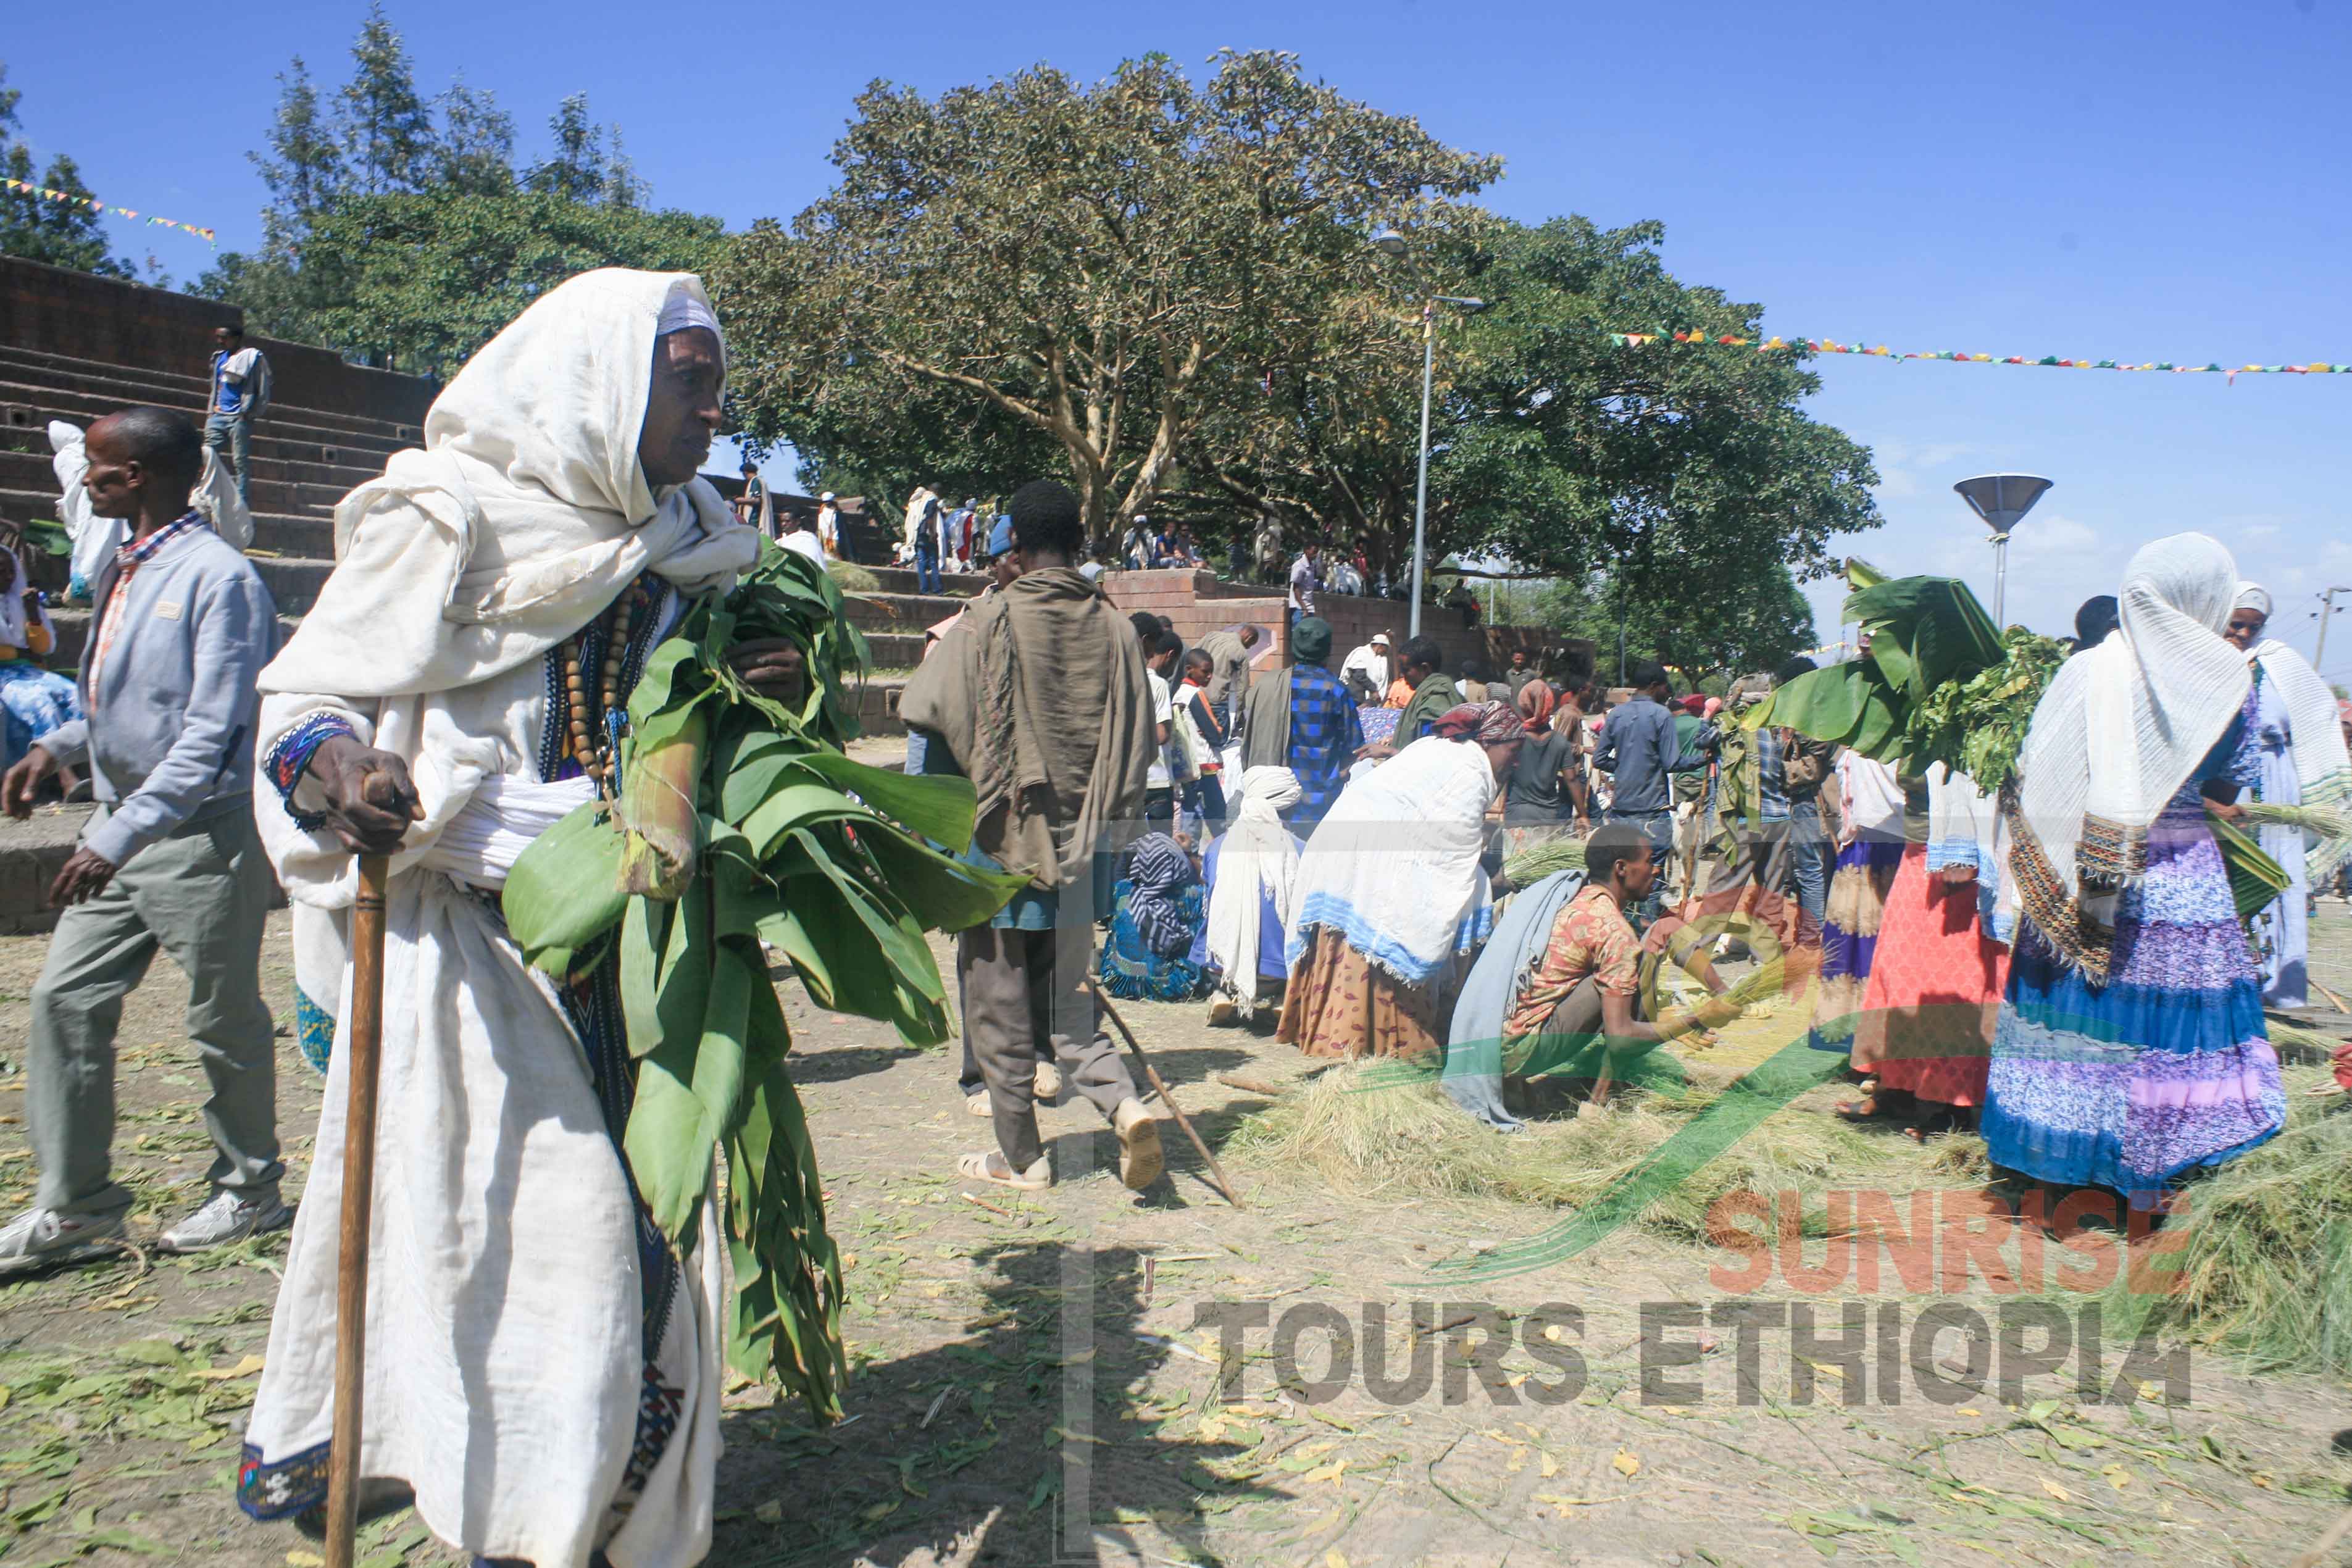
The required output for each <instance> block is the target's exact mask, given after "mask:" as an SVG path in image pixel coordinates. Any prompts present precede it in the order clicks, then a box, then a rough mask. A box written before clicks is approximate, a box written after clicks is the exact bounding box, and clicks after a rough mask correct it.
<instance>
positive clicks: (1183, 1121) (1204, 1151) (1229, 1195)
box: [1085, 974, 1246, 1208]
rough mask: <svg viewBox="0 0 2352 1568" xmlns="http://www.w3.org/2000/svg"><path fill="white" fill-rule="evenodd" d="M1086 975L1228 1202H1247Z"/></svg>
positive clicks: (1129, 1031) (1237, 1205)
mask: <svg viewBox="0 0 2352 1568" xmlns="http://www.w3.org/2000/svg"><path fill="white" fill-rule="evenodd" d="M1085 979H1086V983H1087V990H1089V991H1091V992H1093V993H1094V994H1095V1000H1096V1001H1097V1002H1099V1003H1101V1004H1102V1010H1103V1013H1104V1014H1105V1016H1108V1018H1109V1019H1110V1021H1111V1022H1112V1023H1113V1024H1116V1025H1118V1032H1119V1037H1121V1038H1122V1039H1124V1040H1126V1041H1127V1048H1128V1049H1129V1050H1130V1051H1133V1052H1134V1053H1135V1065H1136V1066H1138V1067H1139V1068H1142V1069H1143V1076H1144V1078H1145V1079H1147V1080H1148V1081H1149V1082H1150V1085H1151V1088H1152V1092H1154V1093H1156V1094H1157V1095H1159V1096H1160V1100H1162V1101H1164V1102H1165V1103H1166V1105H1167V1107H1168V1109H1169V1110H1170V1111H1171V1113H1172V1114H1173V1115H1174V1116H1175V1118H1176V1125H1177V1126H1179V1127H1181V1128H1182V1129H1183V1130H1184V1136H1185V1137H1187V1138H1190V1139H1191V1140H1192V1147H1193V1148H1195V1149H1198V1150H1199V1151H1200V1152H1201V1158H1202V1159H1203V1160H1206V1161H1207V1162H1208V1163H1209V1173H1210V1174H1212V1175H1213V1176H1215V1177H1216V1178H1217V1190H1218V1191H1219V1192H1220V1193H1223V1194H1224V1199H1225V1202H1227V1203H1229V1204H1231V1205H1234V1207H1235V1208H1242V1207H1245V1206H1246V1205H1244V1204H1243V1202H1242V1200H1241V1194H1238V1193H1236V1192H1234V1184H1233V1183H1232V1182H1230V1181H1228V1180H1226V1179H1225V1168H1224V1167H1223V1165H1220V1164H1218V1163H1217V1157H1216V1156H1215V1155H1214V1154H1212V1153H1210V1152H1209V1146H1208V1145H1207V1144H1206V1143H1203V1142H1201V1135H1200V1134H1199V1133H1198V1132H1195V1131H1192V1121H1191V1120H1190V1119H1189V1118H1187V1117H1186V1116H1185V1114H1184V1108H1183V1107H1182V1106H1181V1105H1179V1104H1177V1103H1176V1097H1175V1096H1174V1095H1172V1094H1171V1093H1169V1092H1168V1086H1167V1085H1166V1084H1164V1083H1162V1082H1160V1074H1159V1073H1158V1072H1157V1071H1156V1070H1154V1069H1153V1068H1152V1066H1151V1058H1149V1057H1147V1056H1145V1055H1144V1054H1143V1043H1142V1042H1141V1041H1140V1040H1138V1039H1137V1038H1136V1037H1135V1031H1134V1030H1133V1029H1130V1028H1129V1027H1128V1026H1127V1020H1126V1019H1124V1018H1122V1017H1120V1016H1118V1008H1116V1007H1114V1006H1112V1005H1110V998H1109V997H1108V996H1106V995H1104V994H1103V988H1102V987H1101V986H1100V985H1098V984H1096V983H1095V977H1094V976H1093V975H1091V974H1089V975H1087V976H1085Z"/></svg>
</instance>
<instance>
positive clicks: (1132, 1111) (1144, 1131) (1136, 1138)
mask: <svg viewBox="0 0 2352 1568" xmlns="http://www.w3.org/2000/svg"><path fill="white" fill-rule="evenodd" d="M1110 1124H1111V1130H1112V1131H1115V1132H1117V1133H1118V1179H1119V1180H1120V1181H1121V1182H1123V1183H1124V1184H1126V1185H1127V1188H1128V1190H1129V1192H1137V1193H1139V1192H1141V1191H1142V1190H1143V1189H1144V1188H1146V1187H1148V1186H1150V1184H1152V1183H1154V1182H1156V1181H1158V1180H1159V1179H1160V1168H1161V1166H1162V1165H1163V1164H1164V1163H1165V1161H1164V1159H1163V1158H1162V1156H1161V1154H1160V1123H1159V1121H1158V1120H1157V1119H1155V1118H1154V1117H1153V1116H1152V1114H1151V1112H1150V1111H1149V1110H1146V1109H1144V1105H1143V1102H1142V1101H1141V1100H1122V1101H1120V1102H1119V1107H1118V1110H1117V1111H1115V1112H1114V1113H1113V1114H1112V1116H1111V1119H1110Z"/></svg>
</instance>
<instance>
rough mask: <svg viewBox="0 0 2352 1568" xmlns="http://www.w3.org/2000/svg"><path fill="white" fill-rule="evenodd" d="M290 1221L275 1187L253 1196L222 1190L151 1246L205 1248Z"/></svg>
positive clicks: (262, 1232) (281, 1226) (177, 1249)
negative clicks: (240, 1195)
mask: <svg viewBox="0 0 2352 1568" xmlns="http://www.w3.org/2000/svg"><path fill="white" fill-rule="evenodd" d="M293 1223H294V1211H293V1210H292V1209H289V1208H288V1207H287V1206H286V1205H284V1204H282V1203H280V1202H278V1194H277V1192H276V1190H275V1189H272V1190H271V1191H269V1192H268V1193H265V1194H262V1195H261V1196H259V1197H253V1198H246V1197H239V1196H238V1195H237V1194H235V1193H232V1192H228V1191H226V1190H223V1191H221V1192H217V1193H215V1194H213V1195H212V1197H211V1199H210V1201H208V1202H207V1203H206V1204H205V1206H204V1207H202V1208H200V1209H198V1210H197V1211H196V1212H195V1213H194V1214H192V1215H189V1216H188V1217H187V1218H185V1219H184V1220H182V1221H181V1222H180V1223H179V1224H177V1225H175V1226H173V1227H172V1228H171V1229H169V1230H167V1231H165V1232H164V1233H163V1235H162V1236H161V1237H157V1238H156V1242H155V1247H156V1250H157V1251H159V1252H207V1251H210V1250H211V1249H212V1248H214V1247H226V1246H227V1245H228V1244H229V1243H230V1242H232V1241H243V1240H244V1239H245V1238H246V1237H248V1236H264V1235H267V1234H268V1233H269V1232H270V1231H273V1230H284V1229H285V1228H286V1227H287V1226H289V1225H292V1224H293Z"/></svg>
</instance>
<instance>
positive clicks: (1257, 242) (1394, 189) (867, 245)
mask: <svg viewBox="0 0 2352 1568" xmlns="http://www.w3.org/2000/svg"><path fill="white" fill-rule="evenodd" d="M834 163H835V166H836V167H837V168H838V169H839V170H840V183H839V184H837V186H836V187H835V189H834V190H833V191H832V192H831V193H830V194H829V195H826V196H825V197H824V198H823V199H822V200H820V201H819V202H817V203H816V204H815V205H813V206H811V207H810V208H809V209H808V210H806V211H805V212H803V213H802V214H801V215H800V216H799V217H798V218H797V219H795V220H794V222H793V226H792V228H791V229H790V230H789V231H787V230H785V229H784V228H782V226H777V225H773V224H769V225H762V226H759V227H757V228H755V229H754V230H753V232H752V233H751V236H749V237H747V238H746V239H745V240H744V241H743V242H742V243H741V244H740V245H739V246H737V247H734V250H733V255H732V258H731V259H730V262H729V263H728V265H726V266H725V267H723V268H721V270H720V273H719V279H718V284H719V291H720V294H721V297H722V299H723V300H724V302H725V305H726V307H727V310H728V316H729V321H730V328H731V330H732V333H733V340H734V344H735V347H736V350H737V353H738V358H739V363H740V369H739V372H738V374H737V377H736V383H735V385H736V395H737V399H738V406H739V409H740V414H741V416H742V417H743V419H744V421H745V422H746V424H747V425H748V426H749V427H750V429H751V432H752V434H754V435H755V436H757V437H762V438H776V437H785V438H790V439H792V440H793V441H794V442H795V443H796V444H801V443H805V444H806V445H807V446H808V447H812V448H814V450H816V451H818V452H821V453H832V454H835V455H837V457H838V459H839V460H841V461H844V462H847V463H850V464H852V465H853V466H856V467H859V468H898V467H903V466H905V463H906V459H907V458H909V457H911V456H914V454H909V453H907V452H906V451H905V450H904V449H903V447H902V446H901V445H900V443H903V441H904V440H905V438H906V437H905V435H904V434H903V432H904V430H905V429H906V423H905V417H906V413H907V410H908V409H909V408H910V407H919V408H921V409H922V410H924V413H923V415H922V416H920V417H919V419H918V420H916V421H915V422H914V423H915V425H916V426H917V427H918V428H941V429H948V430H952V431H955V432H956V433H957V436H958V438H959V439H965V440H972V441H978V442H982V443H984V444H985V445H986V447H988V448H990V449H991V450H992V453H993V454H994V455H996V456H998V457H999V458H1004V459H1013V458H1019V459H1024V460H1025V459H1028V458H1031V456H1032V455H1033V454H1034V452H1035V451H1036V450H1037V449H1038V447H1039V445H1040V442H1039V440H1038V438H1042V440H1043V442H1044V443H1049V444H1050V445H1049V446H1048V447H1047V448H1046V449H1048V450H1054V451H1057V452H1058V456H1059V458H1060V461H1061V464H1062V466H1063V467H1064V469H1065V471H1066V473H1067V475H1068V477H1069V479H1070V480H1071V482H1072V484H1073V485H1074V487H1075V488H1076V489H1077V491H1078V493H1079V495H1080V497H1081V498H1082V500H1083V501H1084V503H1085V506H1086V510H1087V518H1088V521H1090V522H1091V523H1092V524H1093V525H1094V526H1095V527H1096V529H1097V531H1104V530H1107V528H1108V525H1109V524H1110V522H1111V521H1113V520H1114V519H1117V518H1119V517H1123V516H1127V515H1130V514H1132V513H1133V512H1135V511H1136V510H1141V509H1144V508H1146V507H1148V506H1150V505H1151V504H1152V501H1153V499H1154V497H1155V496H1157V495H1158V494H1159V493H1160V491H1161V490H1162V489H1163V487H1165V486H1166V485H1167V483H1168V481H1169V480H1170V479H1171V476H1172V475H1173V474H1174V473H1175V471H1176V469H1177V468H1178V465H1179V464H1180V462H1181V461H1182V460H1183V456H1184V454H1185V453H1186V451H1187V450H1188V449H1190V448H1191V447H1192V446H1193V444H1194V442H1195V439H1196V437H1197V436H1198V435H1199V433H1200V432H1202V430H1203V429H1205V428H1207V427H1208V426H1211V425H1212V424H1213V422H1214V417H1213V416H1214V413H1215V410H1216V409H1217V407H1218V405H1220V403H1221V402H1223V401H1226V400H1230V399H1231V398H1233V397H1234V395H1236V394H1237V392H1239V391H1240V390H1241V389H1244V388H1246V387H1252V386H1256V387H1263V386H1264V385H1265V384H1266V381H1267V378H1268V377H1270V376H1278V375H1280V374H1283V373H1284V371H1285V370H1286V367H1287V366H1289V365H1290V364H1291V363H1293V362H1294V361H1295V360H1296V359H1297V357H1298V356H1299V355H1300V354H1301V353H1304V352H1307V348H1308V346H1309V345H1310V344H1312V345H1313V347H1314V349H1315V351H1316V352H1318V353H1348V352H1350V345H1349V342H1347V341H1346V340H1345V339H1336V340H1335V339H1330V338H1325V337H1322V336H1321V329H1322V328H1323V326H1324V324H1325V323H1326V322H1327V321H1328V317H1329V315H1330V311H1331V302H1332V300H1334V299H1335V298H1336V297H1339V296H1344V295H1349V294H1361V293H1362V292H1364V291H1365V290H1367V289H1370V288H1373V287H1375V286H1376V279H1377V277H1378V273H1377V268H1379V266H1380V260H1379V258H1378V257H1377V256H1376V255H1375V254H1374V253H1373V252H1372V251H1371V250H1370V248H1369V247H1367V246H1366V244H1365V242H1364V237H1365V236H1366V234H1367V233H1369V232H1370V229H1371V228H1373V227H1374V226H1379V225H1381V224H1384V223H1406V222H1409V221H1410V220H1412V218H1413V217H1414V216H1416V215H1417V214H1418V213H1419V212H1420V211H1421V210H1422V209H1423V208H1425V207H1427V206H1430V205H1444V204H1448V203H1453V202H1456V201H1458V200H1460V199H1461V198H1463V197H1465V196H1467V195H1470V194H1472V193H1474V192H1475V191H1476V190H1478V189H1479V188H1480V187H1481V186H1482V185H1484V184H1486V182H1488V181H1490V180H1492V179H1493V178H1494V177H1495V176H1496V174H1499V173H1500V170H1501V164H1500V162H1499V161H1498V160H1496V159H1492V158H1482V157H1476V156H1473V155H1470V154H1467V153H1458V152H1455V151H1454V150H1453V149H1452V148H1449V147H1447V146H1445V145H1444V144H1443V143H1442V142H1438V141H1437V140H1436V139H1435V138H1433V137H1432V136H1430V135H1429V134H1428V133H1427V132H1424V131H1423V129H1422V128H1421V126H1420V125H1419V124H1418V123H1417V122H1416V121H1413V120H1412V119H1410V118H1409V117H1405V116H1401V115H1392V114H1385V113H1382V112H1380V111H1378V110H1373V109H1370V108H1369V107H1367V106H1366V105H1364V104H1361V103H1359V102H1356V101H1354V100H1349V99H1348V98H1346V97H1344V96H1342V95H1341V94H1340V93H1339V92H1338V91H1336V90H1334V89H1331V88H1329V87H1327V86H1325V85H1323V84H1321V83H1319V82H1313V81H1309V80H1308V79H1307V78H1306V77H1305V76H1304V75H1302V74H1301V72H1300V70H1299V68H1298V62H1297V58H1295V57H1293V56H1291V55H1288V54H1283V53H1276V52H1254V53H1246V54H1239V53H1234V52H1231V51H1227V52H1224V53H1223V54H1221V55H1220V56H1219V57H1218V60H1217V65H1216V69H1215V70H1214V72H1213V74H1212V75H1211V76H1210V77H1209V79H1207V80H1206V81H1203V82H1199V83H1195V82H1194V81H1193V80H1192V79H1190V78H1189V77H1188V76H1187V75H1186V74H1185V73H1184V72H1183V71H1182V70H1181V69H1180V68H1177V67H1176V66H1175V65H1174V64H1173V63H1172V62H1171V61H1170V60H1168V59H1167V58H1164V57H1157V56H1155V57H1149V58H1144V59H1140V60H1135V61H1130V62H1129V63H1127V64H1126V65H1123V66H1122V67H1120V68H1119V69H1118V71H1117V72H1116V73H1114V74H1113V75H1112V76H1111V77H1110V78H1109V79H1108V80H1105V81H1101V82H1097V83H1095V84H1092V85H1088V84H1086V83H1082V82H1079V81H1076V80H1074V79H1071V78H1069V77H1067V76H1066V75H1064V74H1063V73H1061V72H1059V71H1057V70H1055V69H1052V68H1049V67H1045V66H1039V67H1035V68H1031V69H1029V70H1024V71H1022V72H1020V73H1018V74H1017V75H1014V76H1013V77H1011V78H1008V79H1004V80H1001V81H997V82H992V83H991V84H989V85H988V86H985V87H971V88H960V89H954V90H951V91H949V92H947V93H944V94H942V95H941V96H940V97H939V98H937V99H929V98H925V97H923V96H922V95H921V94H919V93H917V92H914V91H912V90H910V89H900V88H894V87H891V86H888V85H887V84H883V83H877V84H875V85H874V86H872V87H870V88H868V89H866V92H865V93H863V94H862V95H861V96H860V97H859V99H858V100H857V104H856V119H855V120H854V121H852V122H851V125H850V127H849V131H848V134H847V135H846V136H845V137H844V139H843V140H842V142H840V143H839V145H838V146H836V148H835V152H834ZM1367 349H1368V352H1379V351H1380V349H1381V345H1380V344H1370V345H1367ZM1017 432H1025V433H1027V437H1026V438H1024V437H1017V436H1016V434H1015V433H1017ZM1005 471H1006V470H1003V469H1001V470H1000V473H1003V472H1005ZM1013 471H1017V470H1013Z"/></svg>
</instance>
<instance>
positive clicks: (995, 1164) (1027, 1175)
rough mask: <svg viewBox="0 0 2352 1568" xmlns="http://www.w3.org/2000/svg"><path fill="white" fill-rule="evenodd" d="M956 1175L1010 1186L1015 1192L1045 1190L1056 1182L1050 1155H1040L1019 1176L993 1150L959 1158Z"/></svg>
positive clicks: (970, 1179)
mask: <svg viewBox="0 0 2352 1568" xmlns="http://www.w3.org/2000/svg"><path fill="white" fill-rule="evenodd" d="M956 1174H957V1175H959V1176H962V1177H964V1178H965V1179H966V1180H968V1181H974V1182H987V1183H990V1184H992V1185H995V1186H1000V1187H1011V1188H1012V1189H1013V1191H1014V1192H1016V1193H1042V1192H1044V1191H1045V1189H1046V1188H1047V1187H1050V1186H1052V1185H1053V1184H1054V1171H1053V1166H1052V1164H1051V1163H1050V1160H1049V1157H1048V1156H1046V1155H1044V1154H1040V1155H1038V1156H1037V1163H1035V1164H1034V1165H1032V1166H1030V1167H1029V1168H1028V1170H1026V1171H1024V1172H1023V1173H1021V1174H1019V1175H1017V1176H1016V1175H1014V1174H1013V1167H1012V1165H1011V1164H1009V1163H1006V1161H1005V1158H1004V1156H1003V1155H1002V1154H1000V1153H998V1152H996V1151H995V1150H993V1149H991V1150H989V1151H988V1152H985V1153H981V1154H966V1155H964V1156H963V1157H962V1158H961V1159H959V1160H957V1161H956Z"/></svg>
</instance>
